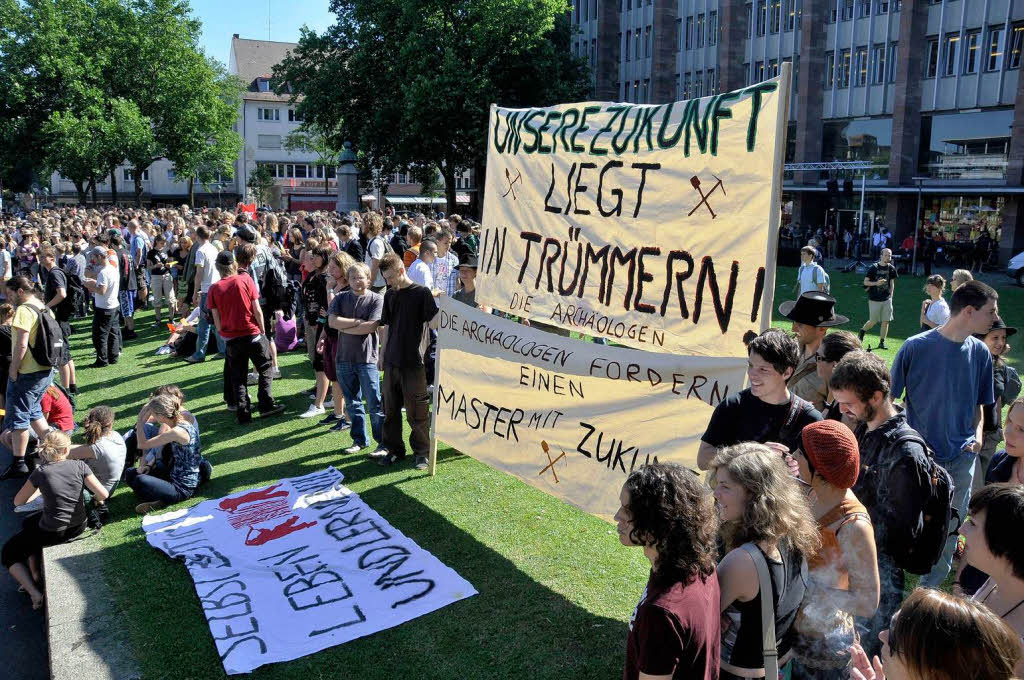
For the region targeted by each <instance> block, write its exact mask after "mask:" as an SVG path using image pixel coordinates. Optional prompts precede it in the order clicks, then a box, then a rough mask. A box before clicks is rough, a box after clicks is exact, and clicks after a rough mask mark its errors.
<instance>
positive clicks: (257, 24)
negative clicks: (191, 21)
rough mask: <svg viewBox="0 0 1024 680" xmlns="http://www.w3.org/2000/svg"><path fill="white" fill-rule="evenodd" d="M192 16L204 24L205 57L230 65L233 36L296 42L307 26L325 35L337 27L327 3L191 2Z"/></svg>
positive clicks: (299, 0) (262, 0)
mask: <svg viewBox="0 0 1024 680" xmlns="http://www.w3.org/2000/svg"><path fill="white" fill-rule="evenodd" d="M190 2H191V5H192V11H193V14H194V15H195V16H196V17H197V18H198V19H199V20H200V21H202V22H203V34H202V46H203V49H204V50H206V53H207V54H209V55H210V56H212V57H214V58H215V59H217V60H218V61H220V62H222V63H223V64H224V65H225V66H226V65H227V63H228V53H229V52H230V49H231V36H232V35H233V34H235V33H238V34H239V35H240V36H241V37H243V38H252V39H256V40H266V39H267V15H268V9H269V15H270V40H280V41H284V42H297V41H298V39H299V29H300V28H301V27H302V26H303V25H304V24H305V25H307V26H309V27H310V28H311V29H313V30H316V31H323V30H325V29H326V28H328V27H329V26H331V25H332V24H333V23H334V15H333V14H331V13H330V11H329V10H328V8H327V5H328V1H327V0H269V2H268V0H190Z"/></svg>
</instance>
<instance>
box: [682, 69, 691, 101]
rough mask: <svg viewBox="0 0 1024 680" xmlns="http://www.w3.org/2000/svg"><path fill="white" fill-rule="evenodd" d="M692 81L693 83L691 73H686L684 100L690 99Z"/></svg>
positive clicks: (684, 77) (684, 78)
mask: <svg viewBox="0 0 1024 680" xmlns="http://www.w3.org/2000/svg"><path fill="white" fill-rule="evenodd" d="M692 81H693V76H691V75H690V74H689V73H684V74H683V85H682V87H683V99H689V98H690V84H691V82H692Z"/></svg>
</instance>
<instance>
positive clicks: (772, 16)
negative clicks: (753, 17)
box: [768, 0, 782, 33]
mask: <svg viewBox="0 0 1024 680" xmlns="http://www.w3.org/2000/svg"><path fill="white" fill-rule="evenodd" d="M771 2H772V4H771V7H770V8H769V14H768V30H769V31H771V32H772V33H778V32H779V30H780V29H781V28H782V0H771Z"/></svg>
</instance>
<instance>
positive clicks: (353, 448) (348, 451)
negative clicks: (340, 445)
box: [341, 444, 363, 453]
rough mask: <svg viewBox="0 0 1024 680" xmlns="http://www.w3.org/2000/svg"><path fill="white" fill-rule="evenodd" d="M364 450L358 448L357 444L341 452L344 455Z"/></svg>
mask: <svg viewBox="0 0 1024 680" xmlns="http://www.w3.org/2000/svg"><path fill="white" fill-rule="evenodd" d="M362 450H363V449H362V448H361V447H358V446H356V445H355V444H353V445H352V446H350V447H348V448H347V449H342V450H341V452H342V453H359V452H360V451H362Z"/></svg>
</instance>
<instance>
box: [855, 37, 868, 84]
mask: <svg viewBox="0 0 1024 680" xmlns="http://www.w3.org/2000/svg"><path fill="white" fill-rule="evenodd" d="M855 57H856V61H855V62H854V67H853V82H854V84H855V85H856V86H857V87H864V86H865V85H867V84H868V48H867V47H858V48H857V53H856V55H855Z"/></svg>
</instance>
